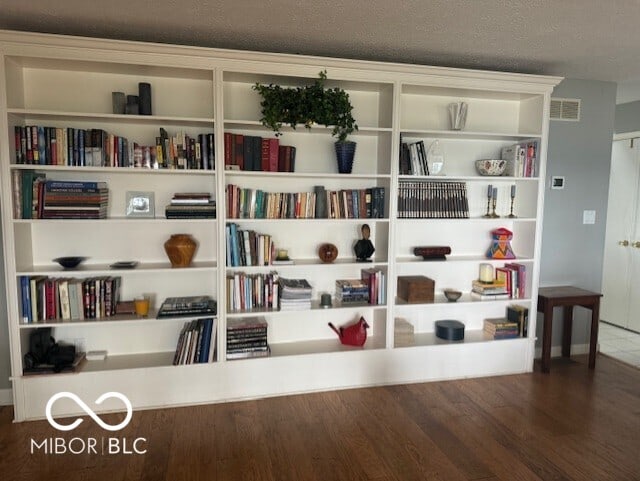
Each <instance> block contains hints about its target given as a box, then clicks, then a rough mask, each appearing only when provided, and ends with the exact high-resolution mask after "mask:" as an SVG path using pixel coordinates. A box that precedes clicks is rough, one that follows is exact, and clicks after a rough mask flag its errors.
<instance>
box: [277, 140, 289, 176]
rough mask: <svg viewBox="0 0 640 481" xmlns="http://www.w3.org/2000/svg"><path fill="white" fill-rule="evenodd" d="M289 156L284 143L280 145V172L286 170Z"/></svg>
mask: <svg viewBox="0 0 640 481" xmlns="http://www.w3.org/2000/svg"><path fill="white" fill-rule="evenodd" d="M286 157H287V148H286V147H285V146H284V145H280V146H278V172H286V169H285V163H286V162H285V161H286Z"/></svg>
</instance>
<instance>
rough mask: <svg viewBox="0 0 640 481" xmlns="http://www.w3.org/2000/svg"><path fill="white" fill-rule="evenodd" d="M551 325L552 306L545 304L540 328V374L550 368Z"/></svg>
mask: <svg viewBox="0 0 640 481" xmlns="http://www.w3.org/2000/svg"><path fill="white" fill-rule="evenodd" d="M552 325H553V306H552V305H550V303H549V302H547V303H546V304H545V306H544V324H543V327H542V372H549V370H550V368H551V331H552Z"/></svg>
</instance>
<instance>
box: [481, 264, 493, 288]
mask: <svg viewBox="0 0 640 481" xmlns="http://www.w3.org/2000/svg"><path fill="white" fill-rule="evenodd" d="M480 282H484V283H485V284H491V283H492V282H493V266H492V265H491V264H486V263H483V264H480Z"/></svg>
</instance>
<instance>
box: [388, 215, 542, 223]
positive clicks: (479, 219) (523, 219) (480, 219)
mask: <svg viewBox="0 0 640 481" xmlns="http://www.w3.org/2000/svg"><path fill="white" fill-rule="evenodd" d="M496 221H502V222H505V221H508V222H537V219H535V218H533V217H515V218H508V217H504V216H503V217H496V218H490V217H489V218H487V217H470V218H468V219H455V218H451V219H437V218H436V219H429V218H416V219H411V218H406V217H405V218H400V219H396V222H397V223H402V222H410V223H411V224H415V223H418V222H428V223H430V224H431V223H436V222H457V223H463V224H464V223H467V222H487V223H495V222H496Z"/></svg>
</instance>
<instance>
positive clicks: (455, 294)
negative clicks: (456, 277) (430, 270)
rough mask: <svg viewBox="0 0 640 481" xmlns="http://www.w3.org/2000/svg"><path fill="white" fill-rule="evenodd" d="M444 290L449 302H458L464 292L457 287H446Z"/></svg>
mask: <svg viewBox="0 0 640 481" xmlns="http://www.w3.org/2000/svg"><path fill="white" fill-rule="evenodd" d="M443 292H444V297H446V298H447V300H448V301H449V302H456V301H457V300H458V299H460V296H461V295H462V292H460V291H456V290H455V289H445V290H444V291H443Z"/></svg>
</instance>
